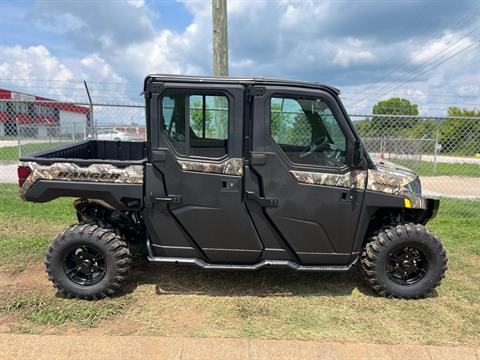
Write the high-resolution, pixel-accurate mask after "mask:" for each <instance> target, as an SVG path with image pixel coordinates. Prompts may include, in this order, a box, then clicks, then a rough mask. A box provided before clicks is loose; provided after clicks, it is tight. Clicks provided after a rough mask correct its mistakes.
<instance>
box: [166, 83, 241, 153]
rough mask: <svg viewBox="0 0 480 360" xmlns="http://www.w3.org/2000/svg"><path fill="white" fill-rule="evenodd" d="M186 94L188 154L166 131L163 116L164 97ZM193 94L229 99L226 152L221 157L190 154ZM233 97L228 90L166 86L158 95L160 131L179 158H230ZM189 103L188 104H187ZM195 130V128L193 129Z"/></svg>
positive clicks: (186, 142)
mask: <svg viewBox="0 0 480 360" xmlns="http://www.w3.org/2000/svg"><path fill="white" fill-rule="evenodd" d="M172 94H173V95H175V94H177V95H185V102H186V104H185V119H184V121H185V144H186V150H187V151H186V154H180V153H179V152H178V151H177V149H176V148H175V145H174V144H173V143H172V140H171V139H170V136H169V135H168V134H167V133H166V132H165V127H164V126H163V125H164V124H165V118H164V117H163V99H164V98H165V97H168V96H169V95H172ZM191 96H201V97H202V99H204V98H206V97H207V96H222V97H224V98H226V99H227V104H228V108H227V111H228V114H227V139H225V140H226V144H227V148H226V152H225V154H224V155H222V156H221V157H209V156H199V155H190V97H191ZM232 103H233V102H232V99H231V95H230V94H229V93H228V92H227V91H222V90H217V89H214V90H213V89H212V90H200V89H199V90H197V89H194V88H176V87H172V88H166V89H165V90H164V91H163V92H162V93H161V94H160V96H159V97H158V119H159V133H160V134H162V135H163V137H164V138H165V140H166V143H167V144H168V146H169V148H170V150H171V151H173V153H174V154H175V156H176V157H177V158H179V159H188V160H209V161H214V162H222V161H224V160H225V159H227V158H229V157H230V156H231V155H230V154H231V147H232V136H233V134H232V122H233V111H232ZM187 105H188V106H187ZM187 120H188V121H187ZM192 131H193V130H192ZM202 139H205V138H202Z"/></svg>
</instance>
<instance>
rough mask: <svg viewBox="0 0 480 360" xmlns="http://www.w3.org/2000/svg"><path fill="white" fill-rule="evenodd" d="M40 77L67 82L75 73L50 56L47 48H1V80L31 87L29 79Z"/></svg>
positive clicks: (39, 46)
mask: <svg viewBox="0 0 480 360" xmlns="http://www.w3.org/2000/svg"><path fill="white" fill-rule="evenodd" d="M39 76H41V77H42V78H44V79H49V80H54V81H66V80H70V79H72V78H73V73H72V71H71V70H70V69H68V68H67V67H66V66H65V65H64V64H62V63H61V62H60V61H59V60H58V59H57V58H56V57H55V56H53V55H52V54H50V52H49V51H48V49H47V48H46V47H45V46H42V45H38V46H31V47H28V48H23V47H21V46H19V45H17V46H12V47H8V46H0V78H2V79H12V80H16V81H20V82H22V84H24V86H31V85H32V83H31V82H30V81H29V79H36V78H37V77H39Z"/></svg>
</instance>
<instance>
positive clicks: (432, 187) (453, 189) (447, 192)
mask: <svg viewBox="0 0 480 360" xmlns="http://www.w3.org/2000/svg"><path fill="white" fill-rule="evenodd" d="M421 181H422V189H423V191H424V192H425V193H427V194H428V193H430V194H439V195H440V194H441V195H442V196H446V197H455V198H478V199H480V177H468V176H422V177H421Z"/></svg>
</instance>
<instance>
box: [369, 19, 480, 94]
mask: <svg viewBox="0 0 480 360" xmlns="http://www.w3.org/2000/svg"><path fill="white" fill-rule="evenodd" d="M479 29H480V26H479V27H477V28H475V29H473V30H472V31H470V32H469V33H468V34H466V35H464V36H462V37H461V38H460V39H459V40H457V41H455V42H454V43H453V44H450V46H448V47H446V48H445V49H443V50H442V51H440V52H438V53H437V54H435V55H432V56H431V57H429V58H428V59H427V60H426V61H425V62H423V63H421V64H419V65H417V66H416V67H415V68H413V69H412V70H410V71H408V72H407V73H405V74H403V75H402V76H401V77H400V78H398V79H396V80H394V81H392V82H390V83H388V84H387V85H385V86H383V87H382V88H380V89H378V90H376V91H375V94H374V95H373V96H375V95H378V94H379V93H380V92H382V91H387V90H386V89H388V88H389V87H391V86H395V83H396V82H399V81H400V80H403V79H405V78H406V77H408V76H409V75H411V74H413V73H415V72H416V71H418V70H420V69H421V68H422V67H424V66H428V65H430V64H432V63H434V62H435V61H436V60H438V59H436V58H437V57H438V56H440V55H441V54H442V53H444V52H445V51H447V50H449V49H451V48H452V47H454V46H456V45H457V44H458V43H460V42H463V41H464V40H465V38H466V37H467V36H469V35H471V34H472V33H474V32H475V31H477V30H479ZM455 50H457V49H455V48H454V49H452V50H451V51H449V52H447V53H446V54H444V55H443V56H442V57H444V56H445V55H448V54H451V53H452V52H453V51H455ZM442 57H441V58H442Z"/></svg>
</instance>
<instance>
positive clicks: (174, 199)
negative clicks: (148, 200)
mask: <svg viewBox="0 0 480 360" xmlns="http://www.w3.org/2000/svg"><path fill="white" fill-rule="evenodd" d="M153 200H154V201H156V202H161V203H166V204H181V203H182V200H183V199H182V197H181V196H180V195H168V196H165V197H156V198H154V199H153Z"/></svg>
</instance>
